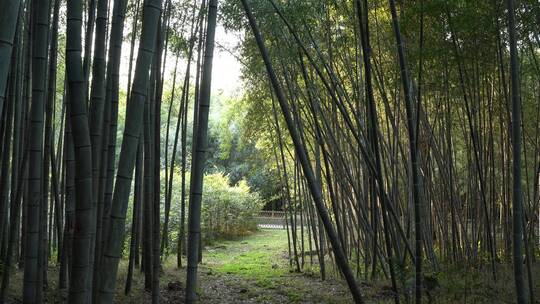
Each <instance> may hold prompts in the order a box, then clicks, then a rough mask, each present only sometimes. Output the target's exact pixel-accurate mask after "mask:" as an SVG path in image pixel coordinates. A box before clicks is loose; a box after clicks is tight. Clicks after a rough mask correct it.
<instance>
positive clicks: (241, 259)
mask: <svg viewBox="0 0 540 304" xmlns="http://www.w3.org/2000/svg"><path fill="white" fill-rule="evenodd" d="M304 262H305V269H307V271H305V272H304V273H296V272H293V271H291V270H290V269H291V268H290V267H289V262H288V255H287V235H286V232H285V231H284V230H261V231H259V232H257V233H256V234H254V235H251V236H249V237H246V238H244V239H241V240H234V241H224V242H220V243H218V244H215V245H214V246H210V247H207V248H205V251H204V252H203V263H202V264H201V267H200V272H199V273H200V276H201V281H200V282H201V286H200V296H201V303H352V299H351V298H350V296H349V293H348V290H347V288H346V286H345V285H344V283H343V282H341V281H335V280H327V281H324V282H323V281H321V280H320V279H319V278H318V276H317V275H314V273H316V272H317V271H318V270H317V269H316V268H315V266H314V267H311V266H310V265H311V258H310V257H306V258H305V261H304ZM316 263H317V261H316V257H313V265H315V264H316ZM167 276H168V275H167ZM183 282H185V281H184V280H182V283H183ZM177 283H178V282H176V283H173V284H169V285H170V286H165V287H164V292H163V296H164V300H166V301H167V302H174V303H179V302H180V303H181V302H182V301H183V298H182V297H183V295H184V292H183V285H184V284H177Z"/></svg>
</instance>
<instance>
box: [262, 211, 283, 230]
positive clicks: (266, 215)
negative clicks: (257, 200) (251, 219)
mask: <svg viewBox="0 0 540 304" xmlns="http://www.w3.org/2000/svg"><path fill="white" fill-rule="evenodd" d="M255 220H256V221H257V226H258V227H259V228H266V229H285V211H259V214H258V215H257V217H256V218H255Z"/></svg>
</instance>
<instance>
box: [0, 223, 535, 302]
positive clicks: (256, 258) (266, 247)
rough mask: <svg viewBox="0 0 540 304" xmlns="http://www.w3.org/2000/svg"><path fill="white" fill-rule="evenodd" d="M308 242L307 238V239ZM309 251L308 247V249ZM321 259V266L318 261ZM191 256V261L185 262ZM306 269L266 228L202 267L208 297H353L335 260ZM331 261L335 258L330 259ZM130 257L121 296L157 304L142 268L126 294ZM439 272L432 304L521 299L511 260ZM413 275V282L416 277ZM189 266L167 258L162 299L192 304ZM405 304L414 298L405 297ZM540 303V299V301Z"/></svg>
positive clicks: (18, 280)
mask: <svg viewBox="0 0 540 304" xmlns="http://www.w3.org/2000/svg"><path fill="white" fill-rule="evenodd" d="M306 247H307V244H306ZM306 251H307V250H306ZM311 261H313V266H311V265H312V264H311ZM184 262H185V261H184ZM304 263H305V264H304V272H302V273H298V272H295V271H293V270H292V269H294V268H292V267H290V265H289V260H288V249H287V234H286V231H285V230H277V229H275V230H270V229H268V230H266V229H263V230H260V231H258V232H256V233H254V234H252V235H249V236H247V237H244V238H240V239H235V240H227V241H220V242H216V243H214V244H212V245H210V246H206V247H205V248H204V251H203V262H202V264H201V265H200V267H199V275H200V286H199V289H198V293H199V295H200V299H201V301H200V303H210V304H213V303H246V304H247V303H278V304H280V303H352V302H353V301H352V298H351V296H350V295H349V291H348V289H347V285H346V284H345V282H344V281H343V280H342V279H340V278H339V276H338V275H336V272H337V270H336V269H334V268H333V267H332V266H330V265H329V269H328V270H327V273H328V277H329V278H327V279H326V280H325V281H321V279H320V277H319V273H318V271H319V270H318V266H315V265H317V257H316V256H312V257H310V256H306V257H305V258H304ZM328 264H331V263H328ZM56 269H57V268H56V267H53V266H51V267H50V269H49V286H48V290H49V292H46V298H45V302H46V303H64V302H65V300H66V291H65V290H63V291H57V288H56V282H57V271H56ZM126 269H127V261H126V260H122V261H121V264H120V267H119V273H118V283H117V293H116V294H117V296H116V299H115V302H116V303H133V304H139V303H150V302H151V301H150V300H151V297H150V293H148V292H145V291H144V275H143V274H142V273H141V272H140V271H139V270H138V269H137V270H136V271H135V275H134V278H133V285H132V289H131V290H132V291H131V293H130V294H129V295H124V286H125V278H126ZM441 270H442V271H441V272H440V274H439V275H438V276H437V285H438V287H437V288H435V289H434V290H433V291H432V293H431V295H430V297H431V300H429V299H427V298H426V300H427V301H426V303H514V302H515V300H514V299H515V297H514V282H513V277H512V268H511V265H499V271H498V274H497V276H498V280H497V281H496V282H494V281H493V279H492V277H491V275H490V274H491V273H490V271H489V269H482V270H479V269H471V268H469V269H463V268H460V269H457V268H455V267H453V268H452V267H445V269H441ZM539 274H540V267H539V265H538V264H536V265H535V267H534V269H533V273H532V275H533V278H534V283H535V286H534V291H535V294H539V292H540V282H539V281H540V275H539ZM407 281H412V278H409V279H408V280H407ZM185 282H186V280H185V268H183V269H177V268H176V257H175V256H170V258H169V259H166V260H165V261H164V263H163V272H162V274H161V278H160V284H161V303H184V288H185ZM360 285H361V291H362V294H363V295H364V297H365V300H366V302H367V303H393V298H392V291H391V288H390V283H389V282H388V281H387V280H383V281H375V282H373V281H367V282H365V281H363V280H360ZM21 289H22V272H21V271H17V272H16V273H14V275H13V276H12V284H11V288H10V299H9V302H8V303H22V301H21V297H20V296H21V294H22V293H21V292H22V290H21ZM402 300H403V301H402V302H403V303H407V300H406V299H403V298H402ZM536 303H540V302H536Z"/></svg>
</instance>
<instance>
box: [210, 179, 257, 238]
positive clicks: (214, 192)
mask: <svg viewBox="0 0 540 304" xmlns="http://www.w3.org/2000/svg"><path fill="white" fill-rule="evenodd" d="M203 191H204V192H203V201H202V229H203V238H204V239H205V240H206V241H212V240H214V239H216V238H231V237H236V236H241V235H245V234H248V233H249V232H251V231H254V230H256V229H257V224H256V222H255V220H254V217H255V215H256V214H257V212H259V211H260V210H261V208H262V206H263V202H262V200H261V199H260V197H259V194H258V193H256V192H251V191H250V188H249V186H248V185H247V183H246V181H245V180H241V181H240V182H238V183H237V184H236V185H235V186H230V185H229V178H228V177H227V176H225V175H223V174H222V173H214V174H208V175H206V176H205V177H204V189H203Z"/></svg>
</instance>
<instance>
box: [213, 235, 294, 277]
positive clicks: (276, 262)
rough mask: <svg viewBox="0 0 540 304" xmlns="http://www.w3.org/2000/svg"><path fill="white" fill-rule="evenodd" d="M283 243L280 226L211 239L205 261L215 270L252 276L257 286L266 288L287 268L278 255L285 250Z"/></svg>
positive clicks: (287, 270) (285, 242)
mask: <svg viewBox="0 0 540 304" xmlns="http://www.w3.org/2000/svg"><path fill="white" fill-rule="evenodd" d="M284 236H285V238H284ZM238 242H240V244H241V246H238ZM286 246H287V239H286V235H284V232H283V231H282V230H262V231H260V232H258V233H257V234H254V235H250V236H248V237H245V238H242V239H241V240H227V241H221V242H217V243H215V244H214V246H213V247H211V248H208V249H207V252H206V255H205V263H206V264H207V265H208V266H209V267H211V268H212V269H214V270H215V271H216V272H218V273H221V274H233V275H239V276H242V277H244V278H249V279H253V280H255V281H256V283H257V284H258V285H260V287H266V288H268V287H272V284H273V283H274V282H273V281H275V280H274V279H275V278H279V277H282V276H284V275H285V274H287V273H288V272H289V269H288V268H287V266H286V264H285V265H284V263H283V260H284V259H283V258H282V257H281V255H284V254H286V251H285V252H283V251H284V250H286ZM276 253H278V254H276Z"/></svg>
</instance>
